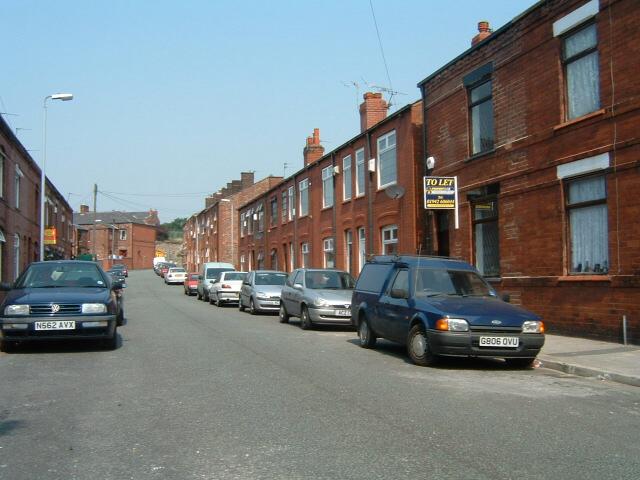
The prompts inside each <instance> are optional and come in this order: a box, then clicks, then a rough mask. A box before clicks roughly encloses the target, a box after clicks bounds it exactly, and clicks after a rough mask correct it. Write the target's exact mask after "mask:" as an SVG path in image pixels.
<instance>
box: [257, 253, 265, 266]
mask: <svg viewBox="0 0 640 480" xmlns="http://www.w3.org/2000/svg"><path fill="white" fill-rule="evenodd" d="M256 266H257V269H258V270H264V253H263V252H259V253H258V263H257V265H256Z"/></svg>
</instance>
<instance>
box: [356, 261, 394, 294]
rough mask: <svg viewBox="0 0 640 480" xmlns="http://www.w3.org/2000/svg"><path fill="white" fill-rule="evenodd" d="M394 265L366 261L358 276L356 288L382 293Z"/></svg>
mask: <svg viewBox="0 0 640 480" xmlns="http://www.w3.org/2000/svg"><path fill="white" fill-rule="evenodd" d="M392 268H393V265H392V264H390V263H365V265H364V267H363V268H362V272H360V276H359V277H358V283H357V284H356V289H357V290H360V291H363V292H372V293H382V288H383V287H384V282H385V280H386V279H387V278H388V277H389V273H390V272H391V269H392Z"/></svg>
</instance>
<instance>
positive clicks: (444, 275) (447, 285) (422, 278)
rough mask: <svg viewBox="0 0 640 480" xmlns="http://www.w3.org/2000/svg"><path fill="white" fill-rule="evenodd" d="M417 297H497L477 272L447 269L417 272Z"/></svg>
mask: <svg viewBox="0 0 640 480" xmlns="http://www.w3.org/2000/svg"><path fill="white" fill-rule="evenodd" d="M415 293H416V295H425V296H436V295H459V296H477V297H483V296H495V294H494V292H493V290H492V289H491V287H489V285H487V283H486V282H485V281H484V280H483V279H482V278H481V277H480V276H479V275H478V274H477V273H475V272H473V271H470V270H448V269H445V268H419V269H416V271H415Z"/></svg>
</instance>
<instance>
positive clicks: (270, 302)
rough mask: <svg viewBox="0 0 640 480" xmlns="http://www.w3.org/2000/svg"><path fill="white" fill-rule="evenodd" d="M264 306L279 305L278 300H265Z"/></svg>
mask: <svg viewBox="0 0 640 480" xmlns="http://www.w3.org/2000/svg"><path fill="white" fill-rule="evenodd" d="M262 303H264V304H265V305H280V302H279V301H278V300H265V301H264V302H262Z"/></svg>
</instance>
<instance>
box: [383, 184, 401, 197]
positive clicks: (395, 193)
mask: <svg viewBox="0 0 640 480" xmlns="http://www.w3.org/2000/svg"><path fill="white" fill-rule="evenodd" d="M384 193H386V194H387V196H388V197H389V198H393V199H394V200H395V199H397V198H402V196H403V195H404V187H401V186H400V185H390V186H388V187H387V188H385V189H384Z"/></svg>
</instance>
